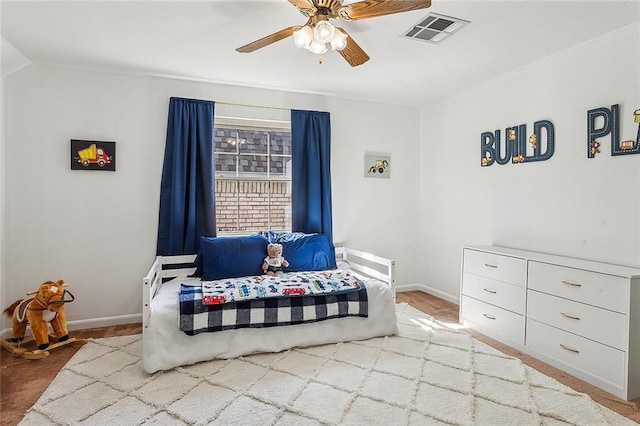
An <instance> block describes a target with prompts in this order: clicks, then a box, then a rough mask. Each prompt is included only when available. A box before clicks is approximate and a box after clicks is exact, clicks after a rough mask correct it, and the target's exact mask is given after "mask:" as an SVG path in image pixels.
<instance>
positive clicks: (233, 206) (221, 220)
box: [215, 180, 239, 232]
mask: <svg viewBox="0 0 640 426" xmlns="http://www.w3.org/2000/svg"><path fill="white" fill-rule="evenodd" d="M237 196H238V191H237V182H236V181H223V180H216V183H215V197H216V198H215V199H216V228H217V229H218V232H234V231H237V230H238V214H239V210H238V199H237Z"/></svg>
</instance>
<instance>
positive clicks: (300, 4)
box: [289, 0, 314, 9]
mask: <svg viewBox="0 0 640 426" xmlns="http://www.w3.org/2000/svg"><path fill="white" fill-rule="evenodd" d="M289 3H291V4H292V5H294V6H295V7H297V8H298V9H311V8H312V7H314V6H313V3H312V2H311V0H289Z"/></svg>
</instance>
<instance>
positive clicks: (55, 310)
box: [0, 280, 87, 359]
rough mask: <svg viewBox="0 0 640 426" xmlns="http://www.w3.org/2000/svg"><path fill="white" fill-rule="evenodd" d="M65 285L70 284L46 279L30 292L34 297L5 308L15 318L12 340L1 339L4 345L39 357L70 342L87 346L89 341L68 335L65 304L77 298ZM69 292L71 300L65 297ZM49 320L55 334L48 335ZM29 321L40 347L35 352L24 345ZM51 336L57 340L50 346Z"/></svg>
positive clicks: (20, 354) (10, 349)
mask: <svg viewBox="0 0 640 426" xmlns="http://www.w3.org/2000/svg"><path fill="white" fill-rule="evenodd" d="M66 286H67V283H65V282H64V280H58V281H56V282H53V281H47V282H44V283H42V284H40V287H39V288H38V290H35V291H30V292H29V293H27V295H28V296H31V295H35V296H33V297H30V298H28V299H20V300H16V301H15V302H13V303H12V304H11V305H10V306H9V307H8V308H7V309H5V310H4V314H5V315H7V316H8V317H11V318H12V321H13V329H12V333H11V341H7V340H5V339H0V343H1V344H2V347H3V348H5V349H6V350H8V351H9V352H11V353H12V354H14V355H17V356H20V357H22V358H26V359H40V358H46V357H48V356H49V352H48V350H50V349H55V348H58V347H60V346H65V345H69V344H70V345H72V346H80V345H84V344H85V343H86V342H87V341H86V339H76V338H73V337H72V338H69V332H68V331H67V316H66V313H65V311H64V305H65V303H70V302H73V301H74V300H75V297H74V296H73V294H72V293H71V292H70V291H67V290H65V289H64V287H66ZM67 295H68V296H69V299H65V296H67ZM48 323H49V324H51V328H52V329H53V331H54V333H55V335H49V328H48ZM27 324H29V325H30V326H31V333H32V334H33V340H35V343H36V345H37V349H36V350H33V351H29V350H27V349H26V348H24V347H21V344H22V341H23V340H24V336H25V334H26V332H27ZM50 338H51V339H55V340H56V343H53V344H51V345H50V344H49V339H50Z"/></svg>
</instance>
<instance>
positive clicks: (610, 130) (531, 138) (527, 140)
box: [480, 104, 640, 167]
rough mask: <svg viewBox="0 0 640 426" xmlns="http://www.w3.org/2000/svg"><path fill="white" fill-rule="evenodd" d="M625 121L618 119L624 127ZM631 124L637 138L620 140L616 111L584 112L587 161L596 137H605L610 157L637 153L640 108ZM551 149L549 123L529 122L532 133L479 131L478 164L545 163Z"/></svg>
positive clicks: (552, 139) (522, 130)
mask: <svg viewBox="0 0 640 426" xmlns="http://www.w3.org/2000/svg"><path fill="white" fill-rule="evenodd" d="M630 120H631V119H630V118H629V120H622V121H623V123H624V124H626V122H627V121H629V122H630ZM633 122H634V123H637V135H636V137H635V140H634V139H626V138H624V139H623V140H620V139H621V137H620V134H621V120H620V108H619V106H618V105H617V104H616V105H611V108H606V107H601V108H595V109H592V110H589V111H587V158H593V157H595V155H596V154H598V153H600V152H601V143H600V141H598V139H599V138H603V137H605V136H609V137H610V140H611V155H612V156H614V155H628V154H638V153H640V109H636V110H635V111H634V112H633ZM554 149H555V131H554V128H553V123H552V122H551V121H549V120H540V121H536V122H535V123H533V129H532V132H531V133H529V132H528V131H527V125H526V124H520V125H517V126H513V127H507V128H505V129H504V132H502V130H501V129H497V130H495V131H493V132H483V133H482V134H481V135H480V164H481V165H482V167H488V166H491V165H493V164H494V163H497V164H508V163H512V164H520V163H530V162H533V161H545V160H548V159H549V158H551V157H552V156H553V152H554Z"/></svg>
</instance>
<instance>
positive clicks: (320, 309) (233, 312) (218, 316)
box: [180, 283, 369, 336]
mask: <svg viewBox="0 0 640 426" xmlns="http://www.w3.org/2000/svg"><path fill="white" fill-rule="evenodd" d="M368 309H369V307H368V298H367V288H366V286H365V285H364V283H362V288H361V289H360V290H358V291H354V292H350V293H343V294H336V295H323V296H294V297H280V298H269V299H256V300H248V301H244V302H236V303H225V304H222V305H203V304H202V287H201V286H195V287H194V286H187V285H184V284H182V285H181V288H180V330H182V331H184V332H185V333H186V334H188V335H190V336H193V335H196V334H199V333H205V332H213V331H223V330H231V329H236V328H264V327H276V326H282V325H292V324H302V323H306V322H317V321H323V320H327V319H331V318H341V317H348V316H355V317H367V316H368Z"/></svg>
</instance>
